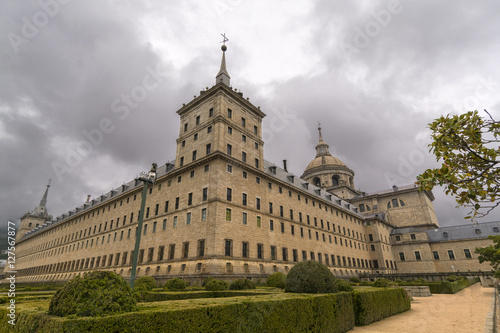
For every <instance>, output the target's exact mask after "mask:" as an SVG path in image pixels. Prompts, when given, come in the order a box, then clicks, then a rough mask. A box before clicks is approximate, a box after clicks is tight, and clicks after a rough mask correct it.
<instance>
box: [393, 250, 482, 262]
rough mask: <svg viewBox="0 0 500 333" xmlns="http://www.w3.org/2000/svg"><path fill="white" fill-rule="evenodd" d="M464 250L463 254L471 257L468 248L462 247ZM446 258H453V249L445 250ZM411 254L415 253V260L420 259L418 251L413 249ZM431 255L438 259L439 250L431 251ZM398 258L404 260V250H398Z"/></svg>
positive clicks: (468, 257)
mask: <svg viewBox="0 0 500 333" xmlns="http://www.w3.org/2000/svg"><path fill="white" fill-rule="evenodd" d="M463 251H464V256H465V258H466V259H472V254H471V252H470V250H469V249H463ZM446 253H447V255H448V258H449V259H450V260H455V259H456V258H455V252H454V251H453V250H447V251H446ZM413 254H414V255H415V260H417V261H419V260H422V255H421V253H420V251H414V252H413ZM432 257H433V259H434V260H440V259H441V258H440V256H439V251H432ZM399 260H401V261H406V257H405V253H404V252H399Z"/></svg>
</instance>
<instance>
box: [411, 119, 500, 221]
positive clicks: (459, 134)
mask: <svg viewBox="0 0 500 333" xmlns="http://www.w3.org/2000/svg"><path fill="white" fill-rule="evenodd" d="M484 111H485V112H486V114H487V117H486V118H482V117H481V116H480V115H479V114H478V112H477V111H469V112H467V113H464V114H461V115H451V116H450V115H447V116H446V117H445V116H441V118H438V119H436V120H434V122H432V123H431V124H429V127H430V129H431V131H432V135H431V138H432V139H433V142H432V143H431V144H430V145H429V147H430V151H431V152H432V153H433V154H434V155H435V156H436V160H437V161H438V162H439V161H440V160H442V165H441V167H439V168H436V169H428V170H426V171H425V172H424V173H422V174H421V175H419V176H418V177H417V179H418V182H417V183H418V184H419V186H420V189H421V190H428V191H430V190H432V189H433V187H434V186H436V185H440V186H444V188H445V193H446V194H451V195H453V196H455V199H456V201H457V203H458V205H459V206H464V207H470V208H471V211H470V212H469V213H468V215H469V216H467V217H466V218H469V219H470V218H472V219H473V220H474V219H476V218H480V217H484V216H486V215H488V213H489V212H491V211H492V210H493V209H495V208H496V207H498V205H500V201H497V198H498V196H499V191H500V186H499V185H500V179H499V178H500V171H499V169H498V165H499V163H500V160H499V159H500V148H499V142H500V122H498V121H495V120H494V119H493V117H492V116H491V115H490V114H489V113H488V112H487V111H486V110H484Z"/></svg>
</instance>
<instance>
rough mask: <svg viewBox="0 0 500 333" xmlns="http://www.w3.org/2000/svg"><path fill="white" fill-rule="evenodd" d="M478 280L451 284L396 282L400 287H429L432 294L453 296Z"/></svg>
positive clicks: (466, 280)
mask: <svg viewBox="0 0 500 333" xmlns="http://www.w3.org/2000/svg"><path fill="white" fill-rule="evenodd" d="M478 281H479V279H478V278H469V279H459V280H456V281H453V282H449V281H430V282H417V281H412V282H398V285H400V286H429V290H430V292H431V293H432V294H454V293H456V292H459V291H460V290H462V289H464V288H467V287H469V286H471V285H473V284H474V283H476V282H478Z"/></svg>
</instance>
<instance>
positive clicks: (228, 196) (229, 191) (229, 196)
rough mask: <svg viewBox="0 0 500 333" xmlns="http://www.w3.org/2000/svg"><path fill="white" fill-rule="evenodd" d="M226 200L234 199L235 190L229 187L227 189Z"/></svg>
mask: <svg viewBox="0 0 500 333" xmlns="http://www.w3.org/2000/svg"><path fill="white" fill-rule="evenodd" d="M226 200H227V201H231V200H233V190H232V189H230V188H229V187H228V188H227V189H226Z"/></svg>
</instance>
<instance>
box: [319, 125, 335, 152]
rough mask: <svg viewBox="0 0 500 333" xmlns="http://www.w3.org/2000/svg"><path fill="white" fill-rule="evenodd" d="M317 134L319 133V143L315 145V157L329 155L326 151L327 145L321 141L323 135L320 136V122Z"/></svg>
mask: <svg viewBox="0 0 500 333" xmlns="http://www.w3.org/2000/svg"><path fill="white" fill-rule="evenodd" d="M318 132H319V141H318V144H317V145H316V157H318V156H326V155H330V152H329V151H328V148H329V146H328V143H326V142H325V141H323V135H322V134H321V123H320V122H318ZM330 156H331V155H330Z"/></svg>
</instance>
